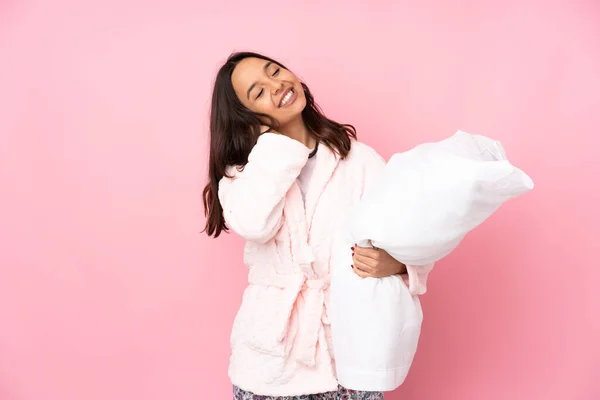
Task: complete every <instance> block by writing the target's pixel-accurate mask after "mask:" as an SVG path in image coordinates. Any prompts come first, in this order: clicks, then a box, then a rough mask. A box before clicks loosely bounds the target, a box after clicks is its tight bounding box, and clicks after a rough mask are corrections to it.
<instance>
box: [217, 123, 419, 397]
mask: <svg viewBox="0 0 600 400" xmlns="http://www.w3.org/2000/svg"><path fill="white" fill-rule="evenodd" d="M309 153H310V150H309V149H308V148H307V147H306V146H304V145H303V144H302V143H300V142H298V141H296V140H293V139H290V138H288V137H286V136H284V135H278V134H274V133H265V134H263V135H262V136H261V137H260V138H259V140H258V142H257V144H256V146H255V147H254V148H253V150H252V152H251V153H250V156H249V159H248V164H247V165H246V166H245V167H244V168H243V169H241V168H238V167H235V166H231V167H230V168H229V176H231V178H229V177H225V178H223V179H222V180H221V182H220V184H219V199H220V202H221V204H222V206H223V215H224V218H225V221H226V222H227V225H228V226H229V227H230V228H231V229H232V230H233V231H234V232H236V233H237V234H239V235H240V236H242V237H243V238H245V239H246V246H245V250H244V262H245V264H246V266H247V267H248V282H249V285H248V287H247V288H246V290H245V292H244V295H243V299H242V304H241V307H240V309H239V311H238V313H237V316H236V318H235V320H234V323H233V330H232V333H231V359H230V366H229V377H230V379H231V382H232V383H233V384H234V385H236V386H238V387H240V388H242V389H244V390H246V391H250V392H253V393H256V394H260V395H270V396H290V395H299V394H308V393H321V392H327V391H335V390H337V380H336V372H335V362H334V357H333V350H332V343H331V329H330V322H329V317H328V304H329V281H330V266H331V265H332V264H333V263H334V262H335V257H348V253H350V252H351V250H350V246H351V244H350V243H348V244H347V246H344V247H343V248H344V250H343V252H345V253H344V254H337V255H336V254H335V253H340V251H337V252H334V251H333V250H332V249H333V247H334V243H335V240H336V238H338V237H341V235H339V234H338V232H340V230H341V228H342V227H343V225H344V219H345V218H346V216H347V215H348V212H349V210H350V209H351V207H353V206H354V205H355V204H356V203H357V202H358V200H360V198H361V196H362V193H363V191H364V190H365V188H366V187H367V185H368V184H369V183H370V182H372V181H373V179H374V178H375V177H377V175H378V174H379V172H380V171H381V169H382V168H383V167H384V165H385V162H384V160H383V159H382V158H381V157H380V156H379V155H378V154H377V153H376V152H375V151H374V150H373V149H371V148H370V147H368V146H366V145H364V144H362V143H360V142H353V143H352V150H351V151H350V154H349V155H348V157H347V158H346V159H344V160H340V158H339V157H338V156H337V155H336V154H335V153H334V152H333V151H331V150H330V149H329V148H328V147H327V146H325V145H321V146H319V150H318V152H317V155H316V157H317V159H316V165H315V169H314V173H313V176H312V178H311V180H310V184H309V187H308V191H307V193H306V200H305V201H304V200H303V197H302V194H301V192H300V188H299V186H298V184H297V182H296V180H297V177H298V175H299V174H300V172H301V170H302V168H303V166H304V165H305V164H306V161H307V159H308V155H309ZM346 247H347V248H346ZM336 248H339V243H338V245H337V247H336ZM348 268H350V265H348ZM408 273H409V288H410V290H411V293H413V294H422V293H424V292H425V290H426V288H425V283H426V279H427V274H428V269H423V268H419V267H410V266H409V267H408ZM365 323H367V321H365Z"/></svg>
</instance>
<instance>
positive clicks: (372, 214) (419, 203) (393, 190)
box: [329, 131, 533, 391]
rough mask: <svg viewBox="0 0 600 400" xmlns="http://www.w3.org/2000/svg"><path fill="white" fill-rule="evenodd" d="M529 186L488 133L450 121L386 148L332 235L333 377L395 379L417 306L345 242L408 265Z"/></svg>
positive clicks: (406, 359)
mask: <svg viewBox="0 0 600 400" xmlns="http://www.w3.org/2000/svg"><path fill="white" fill-rule="evenodd" d="M532 188H533V182H532V180H531V179H530V178H529V177H528V176H527V175H526V174H525V173H524V172H523V171H521V170H520V169H518V168H516V167H514V166H512V165H511V164H510V163H509V162H508V161H507V159H506V154H505V153H504V150H503V148H502V145H501V144H500V143H499V142H497V141H494V140H492V139H489V138H486V137H483V136H477V135H470V134H467V133H465V132H461V131H458V132H457V133H456V134H455V135H453V136H452V137H450V138H448V139H446V140H443V141H441V142H437V143H426V144H422V145H420V146H417V147H415V148H413V149H412V150H409V151H407V152H405V153H400V154H396V155H394V156H393V157H392V158H391V159H390V161H389V162H388V163H387V165H386V166H385V168H384V170H383V172H382V175H381V177H380V178H379V179H378V180H377V181H376V182H374V183H373V184H372V185H371V186H370V187H369V188H368V190H367V191H366V193H365V195H364V196H363V198H362V200H361V201H360V203H359V205H358V206H357V208H356V209H355V210H354V211H353V212H352V213H351V215H350V217H349V219H348V226H349V229H348V231H347V232H342V233H340V235H338V236H337V237H336V239H335V242H334V246H335V247H334V251H333V258H332V279H331V299H330V307H329V308H330V316H331V329H332V340H333V347H334V354H335V360H336V370H337V377H338V381H339V383H340V384H341V385H342V386H344V387H347V388H349V389H355V390H371V391H389V390H394V389H396V388H397V387H398V386H400V385H401V384H402V382H403V381H404V379H405V378H406V376H407V374H408V371H409V369H410V367H411V364H412V361H413V357H414V355H415V353H416V350H417V345H418V340H419V335H420V329H421V323H422V319H423V314H422V311H421V305H420V303H419V299H418V297H416V296H412V295H411V293H410V291H409V289H408V287H407V286H406V284H405V283H404V281H403V280H402V278H400V277H399V276H391V277H387V278H383V279H373V278H367V279H361V278H359V277H358V276H356V274H354V272H353V271H352V269H351V268H350V265H351V264H352V260H351V255H350V254H348V247H349V246H350V245H351V244H352V243H359V244H362V245H363V246H368V243H369V240H371V241H372V242H373V244H374V245H375V246H376V247H379V248H382V249H384V250H386V251H387V252H388V253H390V254H391V255H392V256H394V257H395V258H396V259H398V260H400V261H401V262H403V263H405V264H408V265H416V266H418V265H427V264H431V263H434V262H435V261H438V260H440V259H441V258H443V257H444V256H446V255H448V254H449V253H450V252H451V251H452V250H454V249H455V248H456V246H457V245H458V244H459V243H460V241H461V240H462V239H463V237H464V236H465V235H466V234H467V233H468V232H469V231H471V230H472V229H474V228H475V227H477V226H478V225H479V224H481V223H482V222H483V221H485V219H487V218H488V217H489V216H490V215H492V213H494V212H495V211H496V210H497V209H498V208H499V207H500V206H501V205H502V203H504V202H505V201H507V200H509V199H512V198H514V197H517V196H519V195H520V194H522V193H525V192H527V191H529V190H531V189H532Z"/></svg>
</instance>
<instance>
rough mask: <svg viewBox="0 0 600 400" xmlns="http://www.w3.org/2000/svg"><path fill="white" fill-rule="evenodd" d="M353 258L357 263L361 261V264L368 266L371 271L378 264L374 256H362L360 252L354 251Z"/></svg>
mask: <svg viewBox="0 0 600 400" xmlns="http://www.w3.org/2000/svg"><path fill="white" fill-rule="evenodd" d="M352 260H354V263H355V264H356V263H360V264H361V265H365V266H367V267H368V270H369V271H371V270H373V269H375V266H376V264H377V262H376V261H375V260H373V259H372V258H369V257H365V256H362V255H360V254H358V253H354V256H353V257H352Z"/></svg>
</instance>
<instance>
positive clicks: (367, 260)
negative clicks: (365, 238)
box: [352, 245, 406, 278]
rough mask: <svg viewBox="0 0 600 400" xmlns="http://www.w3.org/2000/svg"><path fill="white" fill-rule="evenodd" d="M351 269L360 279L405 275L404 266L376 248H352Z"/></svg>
mask: <svg viewBox="0 0 600 400" xmlns="http://www.w3.org/2000/svg"><path fill="white" fill-rule="evenodd" d="M352 260H353V261H354V264H353V265H352V269H353V270H354V272H355V273H356V275H358V276H360V277H361V278H385V277H386V276H391V275H397V274H405V273H406V265H404V264H403V263H401V262H400V261H398V260H396V259H395V258H394V257H392V256H390V255H389V254H388V253H387V252H386V251H385V250H381V249H377V248H367V247H359V246H357V245H354V247H352Z"/></svg>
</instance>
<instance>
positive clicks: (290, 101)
mask: <svg viewBox="0 0 600 400" xmlns="http://www.w3.org/2000/svg"><path fill="white" fill-rule="evenodd" d="M293 89H294V87H293V86H292V87H290V88H289V89H287V90H286V91H285V92H283V93H282V94H281V97H280V98H279V104H281V101H282V100H283V99H284V98H285V96H287V94H288V93H289V92H290V90H293ZM296 98H298V92H297V91H296V90H294V91H293V92H292V97H291V98H290V100H289V101H288V102H287V103H286V104H285V105H283V106H279V108H286V107H288V106H290V105H292V104H294V102H295V101H296Z"/></svg>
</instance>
